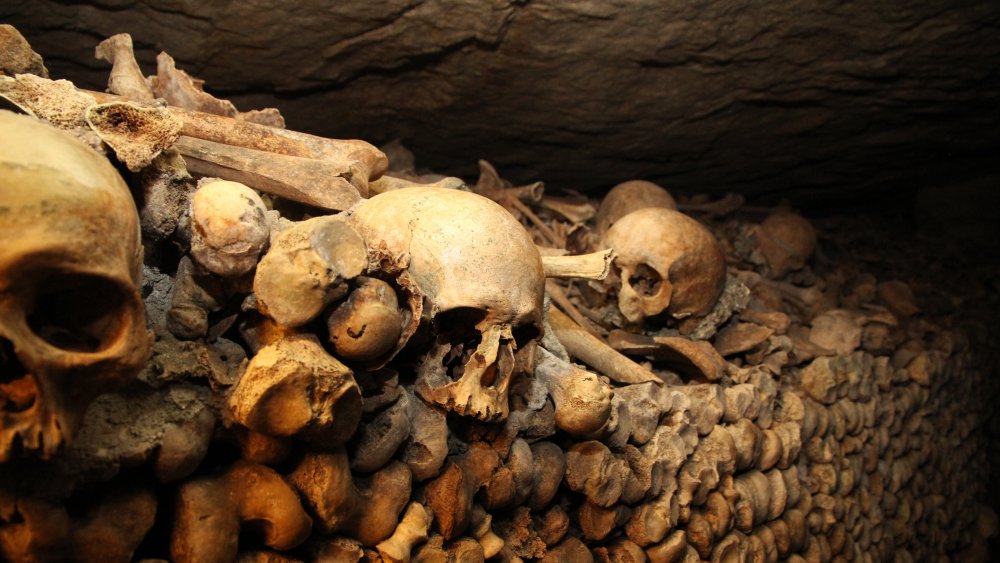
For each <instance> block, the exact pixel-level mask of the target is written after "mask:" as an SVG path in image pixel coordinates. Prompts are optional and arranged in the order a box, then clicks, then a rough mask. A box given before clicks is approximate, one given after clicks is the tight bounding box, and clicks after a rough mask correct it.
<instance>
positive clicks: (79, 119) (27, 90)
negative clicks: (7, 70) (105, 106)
mask: <svg viewBox="0 0 1000 563" xmlns="http://www.w3.org/2000/svg"><path fill="white" fill-rule="evenodd" d="M28 76H30V75H21V76H19V77H17V79H13V78H6V79H5V80H2V81H0V95H3V96H5V97H7V98H8V99H10V100H11V101H12V102H14V103H15V104H17V105H18V106H20V107H22V108H24V109H26V110H28V111H32V112H35V113H38V112H48V111H49V110H48V109H47V108H46V107H43V106H40V105H39V103H36V102H35V100H36V99H38V93H39V92H40V93H42V94H44V95H45V96H49V98H51V97H52V96H55V95H57V94H56V92H55V90H57V89H59V88H60V87H64V86H65V85H69V83H68V82H65V81H61V82H53V81H49V80H44V79H41V78H37V77H32V78H26V77H28ZM70 87H71V85H70ZM76 95H77V96H78V97H79V101H78V102H77V103H76V104H75V105H73V106H71V107H66V108H64V109H62V110H61V111H59V112H56V113H55V114H46V115H45V116H44V117H45V118H46V119H50V120H51V121H52V122H53V123H55V124H57V125H60V126H69V127H74V126H77V127H78V126H79V125H81V124H83V118H84V113H85V111H86V109H87V108H88V107H89V106H92V105H94V104H95V103H109V102H128V101H129V99H128V98H123V97H120V96H114V95H110V94H103V93H100V92H91V91H84V90H80V91H77V94H76ZM63 96H64V97H65V94H64V95H63ZM41 103H43V104H44V103H51V101H49V102H45V100H42V102H41ZM165 109H166V111H167V112H169V114H170V115H171V116H172V117H173V118H175V119H177V120H179V121H180V122H181V124H182V126H181V130H180V134H181V136H182V139H180V140H179V142H180V141H182V142H183V143H186V148H181V147H178V148H179V149H180V150H181V152H182V153H183V154H184V156H185V157H186V158H187V159H188V160H189V166H190V167H191V170H192V171H195V170H196V169H198V167H199V166H203V167H204V170H203V172H206V174H205V175H207V176H212V177H221V178H224V179H227V180H235V181H240V182H243V183H245V184H247V185H250V186H251V187H254V188H257V189H260V190H261V191H268V190H273V189H278V190H281V191H283V192H284V193H282V194H276V195H282V196H284V197H289V199H295V198H298V199H296V201H300V202H302V203H306V204H309V205H314V206H317V207H325V208H327V209H332V210H342V209H346V206H349V205H350V204H352V203H354V202H357V201H358V200H360V199H361V198H363V197H366V196H367V195H368V182H369V180H371V179H375V178H378V177H379V176H381V175H382V173H383V172H385V169H386V166H387V165H388V162H387V160H386V158H385V155H384V154H382V152H381V151H379V150H378V149H376V148H375V147H373V146H372V145H370V144H368V143H366V142H364V141H358V140H340V139H326V138H323V137H316V136H314V135H309V134H307V133H300V132H297V131H289V130H286V129H279V128H276V127H270V126H267V125H260V124H257V123H251V122H247V121H242V120H239V119H233V118H231V117H225V116H219V115H212V114H208V113H202V112H198V111H191V110H186V109H182V108H177V107H168V108H165ZM39 117H43V116H42V115H41V114H39ZM185 139H186V140H185ZM203 142H204V143H203ZM206 143H210V144H206ZM207 159H211V161H210V160H207ZM195 160H197V161H198V162H194V161H195ZM213 161H214V162H213ZM230 166H246V167H247V168H246V169H245V170H243V169H234V168H230ZM209 171H213V172H212V173H208V172H209ZM218 172H221V174H219V173H218ZM230 173H231V174H232V177H227V175H228V174H230ZM258 184H259V185H258Z"/></svg>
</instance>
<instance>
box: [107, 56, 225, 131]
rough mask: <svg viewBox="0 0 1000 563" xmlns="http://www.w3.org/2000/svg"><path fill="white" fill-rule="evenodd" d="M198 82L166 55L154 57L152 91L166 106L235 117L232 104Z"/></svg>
mask: <svg viewBox="0 0 1000 563" xmlns="http://www.w3.org/2000/svg"><path fill="white" fill-rule="evenodd" d="M130 47H131V45H130ZM200 82H201V81H195V79H193V78H191V77H190V76H188V74H187V73H186V72H184V71H183V70H178V69H177V67H176V65H175V63H174V59H173V57H171V56H170V55H168V54H167V53H163V52H161V53H160V54H159V55H157V56H156V77H155V78H153V90H154V91H155V93H156V97H157V98H163V99H164V100H166V102H167V103H168V104H170V105H172V106H176V107H181V108H184V109H191V110H197V111H203V112H205V113H211V114H214V115H223V116H226V117H236V115H237V113H238V112H237V111H236V106H234V105H233V104H232V102H230V101H228V100H220V99H218V98H216V97H214V96H212V95H210V94H207V93H205V91H204V90H203V89H202V88H201V84H200ZM112 92H113V93H115V94H119V95H121V96H127V94H123V93H121V92H114V91H113V90H112Z"/></svg>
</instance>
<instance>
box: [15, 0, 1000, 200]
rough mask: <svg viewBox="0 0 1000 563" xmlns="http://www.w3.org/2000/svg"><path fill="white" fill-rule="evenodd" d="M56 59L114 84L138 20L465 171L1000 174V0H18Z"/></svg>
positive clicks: (377, 135)
mask: <svg viewBox="0 0 1000 563" xmlns="http://www.w3.org/2000/svg"><path fill="white" fill-rule="evenodd" d="M0 21H4V22H7V23H11V24H13V25H15V26H16V27H18V28H19V29H20V30H21V32H22V33H23V34H24V36H25V37H26V38H27V39H28V41H30V42H31V44H32V46H33V47H34V48H35V50H36V51H37V52H39V53H40V54H41V55H42V56H43V57H45V61H46V64H47V65H48V66H49V69H50V71H51V74H52V75H53V76H54V77H57V78H69V79H72V80H75V81H78V82H79V83H80V84H81V85H85V86H89V87H92V88H101V87H103V85H104V82H105V80H106V77H107V72H108V65H107V63H104V62H102V61H98V60H96V59H94V58H93V49H94V46H95V45H96V44H97V43H98V42H99V41H100V40H101V39H102V38H104V37H107V36H109V35H112V34H114V33H119V32H123V31H127V32H129V33H131V34H132V35H133V37H134V39H135V46H136V50H137V55H138V59H139V62H140V64H141V65H142V66H143V68H144V70H145V71H146V72H147V73H152V72H153V69H154V63H153V61H154V58H155V55H156V53H157V52H158V51H160V50H166V51H168V52H170V54H172V55H173V56H174V57H175V58H176V60H177V64H178V66H179V67H180V68H183V69H185V70H187V71H188V72H190V73H191V74H193V75H195V76H199V77H201V78H204V79H205V80H206V81H207V87H208V89H209V90H210V91H213V92H214V93H216V94H219V95H222V96H225V97H229V98H231V99H233V100H234V102H235V103H236V105H237V106H238V107H240V108H241V109H250V108H253V107H264V106H268V105H276V106H278V107H279V108H280V109H281V110H282V111H283V112H284V114H285V115H286V117H287V120H288V125H289V127H291V128H294V129H300V130H307V131H310V132H314V133H318V134H322V135H326V136H335V137H352V138H363V139H366V140H370V141H373V142H376V143H381V142H384V141H388V140H390V139H393V138H401V139H402V140H403V142H404V143H406V144H407V145H408V146H409V147H410V148H412V149H413V150H414V152H415V153H416V154H417V157H418V164H420V165H422V166H427V167H430V168H433V169H435V170H437V171H440V172H444V173H449V174H455V175H459V176H463V177H466V178H473V177H474V176H475V168H474V167H475V164H476V161H477V159H478V158H482V157H486V158H489V159H490V160H491V162H494V163H495V164H496V165H497V166H498V167H499V168H500V169H501V170H503V171H504V174H505V176H507V177H508V178H510V179H511V180H513V181H515V182H517V181H532V180H537V179H544V180H545V181H546V182H547V183H548V184H549V185H550V186H551V187H560V188H578V189H587V190H607V189H608V188H610V187H611V186H613V185H614V184H616V183H617V182H619V181H621V180H623V179H628V178H645V179H649V180H653V181H656V182H658V183H662V184H663V185H664V186H666V187H668V188H669V189H671V190H673V191H674V192H675V193H679V194H683V193H685V192H688V193H691V192H695V191H710V192H724V191H727V190H739V191H742V192H744V193H746V194H749V195H751V196H771V199H775V198H778V197H782V196H785V195H788V194H789V193H793V194H795V193H797V194H808V195H809V202H810V203H811V204H813V205H822V204H823V203H825V202H828V201H831V200H834V199H837V200H838V201H839V202H843V201H844V200H845V198H848V199H850V198H860V197H862V196H863V197H866V198H869V201H870V199H871V193H872V190H873V189H879V190H881V191H880V192H879V193H881V194H883V195H884V196H885V197H886V199H890V198H898V197H899V196H900V195H909V194H911V193H913V191H914V188H916V187H922V186H935V185H940V184H941V183H943V181H944V179H945V178H952V177H954V176H970V175H978V174H983V173H984V172H989V171H991V170H994V169H995V167H996V165H995V164H991V163H990V158H991V157H992V156H995V155H993V154H992V151H991V149H992V148H993V147H995V146H996V145H997V142H998V141H1000V127H997V125H998V121H1000V104H998V103H997V99H998V98H1000V96H998V94H1000V64H997V63H998V62H1000V42H998V41H996V29H997V26H998V25H1000V4H998V3H996V2H984V1H978V2H976V1H959V2H953V1H946V0H902V1H900V2H890V3H881V4H880V3H874V4H873V3H866V2H832V1H826V2H824V1H819V0H794V1H792V2H772V3H767V4H759V3H748V2H741V1H739V0H710V1H708V2H680V1H672V2H656V1H654V0H641V1H629V2H626V1H623V0H617V1H611V2H609V1H604V0H589V1H579V2H558V1H557V0H531V1H529V0H521V1H517V0H490V1H488V2H480V1H478V0H428V1H424V2H419V1H406V0H393V1H390V2H349V3H336V4H335V5H329V4H328V3H321V2H295V3H287V2H283V3H279V2H277V1H275V0H271V1H264V0H259V1H254V2H223V3H218V2H186V1H181V0H170V1H158V2H153V1H151V0H145V1H143V0H139V1H136V0H100V1H95V2H87V3H82V2H76V1H54V0H30V1H26V0H13V1H7V2H4V3H3V5H2V6H0Z"/></svg>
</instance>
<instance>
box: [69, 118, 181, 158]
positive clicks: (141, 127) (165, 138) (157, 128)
mask: <svg viewBox="0 0 1000 563" xmlns="http://www.w3.org/2000/svg"><path fill="white" fill-rule="evenodd" d="M84 118H85V119H86V122H87V125H88V126H89V127H90V128H91V129H92V130H93V131H94V132H95V133H96V134H97V136H98V137H100V138H101V140H102V141H104V142H105V143H106V144H107V145H108V146H109V147H111V148H112V149H113V150H114V151H115V156H117V157H118V160H120V161H121V162H122V163H123V164H125V166H126V167H128V169H129V170H130V171H132V172H139V171H140V170H142V169H143V168H145V167H147V166H149V164H150V163H151V162H153V159H154V158H156V157H157V156H159V155H160V153H162V152H163V151H164V150H166V149H168V148H170V147H172V146H173V145H174V143H175V142H176V141H177V138H178V135H179V133H180V130H181V126H182V124H181V121H180V120H179V119H177V118H176V117H174V116H173V115H171V114H170V112H169V111H167V110H166V109H164V108H160V107H147V106H140V105H137V104H134V103H124V102H110V103H107V104H97V105H92V106H90V107H88V108H87V111H86V112H85V113H84Z"/></svg>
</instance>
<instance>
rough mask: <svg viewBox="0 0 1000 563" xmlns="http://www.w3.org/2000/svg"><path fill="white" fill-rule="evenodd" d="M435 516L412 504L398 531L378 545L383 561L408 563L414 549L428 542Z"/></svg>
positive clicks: (405, 513) (377, 548)
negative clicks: (428, 534)
mask: <svg viewBox="0 0 1000 563" xmlns="http://www.w3.org/2000/svg"><path fill="white" fill-rule="evenodd" d="M433 518H434V515H433V513H431V511H430V510H427V508H425V507H424V505H422V504H420V503H417V502H411V503H410V504H409V505H408V506H407V507H406V511H405V512H404V513H403V517H402V518H401V519H400V521H399V525H398V526H396V531H395V532H393V533H392V535H391V536H389V537H388V538H387V539H385V540H383V541H381V542H379V543H378V544H376V546H375V549H376V550H377V551H378V554H379V556H380V557H382V561H384V562H385V563H406V562H408V561H409V560H410V554H411V553H412V551H413V548H414V547H415V546H416V545H418V544H420V543H422V542H425V541H427V533H428V532H429V531H430V528H431V520H433Z"/></svg>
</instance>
